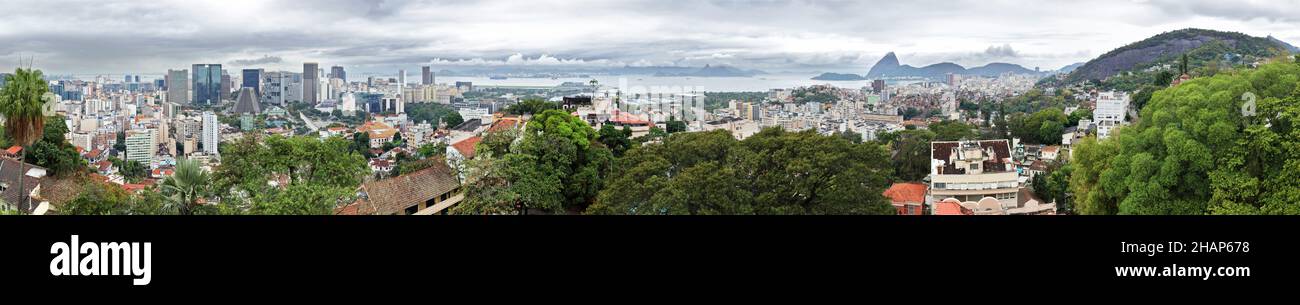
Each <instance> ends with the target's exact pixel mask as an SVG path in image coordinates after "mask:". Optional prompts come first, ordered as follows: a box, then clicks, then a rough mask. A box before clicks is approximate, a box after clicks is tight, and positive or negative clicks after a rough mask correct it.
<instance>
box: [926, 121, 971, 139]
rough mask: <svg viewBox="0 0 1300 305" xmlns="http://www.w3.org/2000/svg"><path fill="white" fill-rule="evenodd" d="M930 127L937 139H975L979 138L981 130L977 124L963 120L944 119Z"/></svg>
mask: <svg viewBox="0 0 1300 305" xmlns="http://www.w3.org/2000/svg"><path fill="white" fill-rule="evenodd" d="M929 129H930V131H932V132H934V136H935V138H934V139H935V141H958V140H975V139H978V138H979V132H978V130H977V129H976V128H975V126H971V125H970V124H966V123H963V122H961V121H952V120H944V121H940V122H938V123H934V124H930V127H929Z"/></svg>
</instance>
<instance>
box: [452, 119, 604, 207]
mask: <svg viewBox="0 0 1300 305" xmlns="http://www.w3.org/2000/svg"><path fill="white" fill-rule="evenodd" d="M527 130H528V132H527V133H524V134H522V135H519V136H520V137H522V139H521V140H519V141H515V140H514V138H515V136H514V133H513V132H511V131H506V132H494V133H490V134H489V135H487V136H485V137H484V140H483V141H482V142H480V143H479V147H478V148H476V149H477V150H478V151H479V153H478V154H477V156H476V157H475V159H474V160H473V162H471V163H470V165H469V166H468V167H469V168H468V169H467V172H468V177H467V180H468V181H469V186H468V187H467V195H466V199H465V201H463V202H461V204H459V205H457V206H455V207H453V208H452V209H451V210H450V212H451V213H453V214H515V213H527V212H528V211H535V212H541V213H552V214H561V213H576V212H581V211H582V210H584V209H586V208H587V206H588V205H590V204H591V203H592V201H593V200H594V199H595V197H596V192H598V191H599V190H600V189H601V188H602V187H603V184H604V181H605V179H606V178H607V175H608V173H609V169H610V167H611V166H612V165H613V162H614V154H613V153H612V152H611V151H610V150H609V148H606V147H605V146H604V145H603V144H601V142H599V141H597V138H596V136H597V133H596V130H595V129H592V128H591V126H590V125H587V122H586V121H584V120H582V119H580V118H578V117H575V116H573V115H570V114H568V113H566V112H564V111H562V110H546V111H543V112H541V113H538V114H536V115H534V116H533V119H532V120H530V121H528V126H527Z"/></svg>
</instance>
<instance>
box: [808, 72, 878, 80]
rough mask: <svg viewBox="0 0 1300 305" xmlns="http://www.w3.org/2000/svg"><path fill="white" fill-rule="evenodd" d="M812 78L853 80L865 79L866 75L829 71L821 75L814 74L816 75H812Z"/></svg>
mask: <svg viewBox="0 0 1300 305" xmlns="http://www.w3.org/2000/svg"><path fill="white" fill-rule="evenodd" d="M812 79H813V80H829V81H855V80H867V78H866V77H862V75H857V74H841V73H831V72H826V73H822V75H818V76H816V77H813V78H812Z"/></svg>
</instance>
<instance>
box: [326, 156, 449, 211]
mask: <svg viewBox="0 0 1300 305" xmlns="http://www.w3.org/2000/svg"><path fill="white" fill-rule="evenodd" d="M357 193H358V195H360V197H359V198H358V199H357V201H355V202H353V203H351V204H348V205H345V206H343V207H340V208H338V209H335V211H334V212H335V214H339V215H433V214H446V212H447V209H448V208H451V207H452V206H455V205H456V204H458V203H460V201H461V200H463V199H464V197H465V195H464V194H463V192H462V188H461V186H460V180H458V179H457V178H456V175H455V174H454V172H453V170H452V169H451V167H448V166H446V165H444V164H442V163H433V164H432V165H431V166H429V168H425V169H422V170H419V171H415V172H413V173H409V174H405V175H401V176H397V177H393V178H388V179H383V180H378V181H371V182H366V183H365V184H362V185H361V188H360V190H358V192H357Z"/></svg>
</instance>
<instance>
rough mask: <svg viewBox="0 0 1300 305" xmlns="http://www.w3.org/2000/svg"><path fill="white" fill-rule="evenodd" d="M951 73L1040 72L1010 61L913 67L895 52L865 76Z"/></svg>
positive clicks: (936, 77) (933, 77)
mask: <svg viewBox="0 0 1300 305" xmlns="http://www.w3.org/2000/svg"><path fill="white" fill-rule="evenodd" d="M949 73H951V74H955V75H978V76H990V77H991V76H998V75H1002V74H1006V73H1014V74H1036V73H1038V72H1036V71H1034V70H1030V69H1026V68H1025V67H1022V66H1020V65H1017V64H1009V63H991V64H988V65H984V66H980V67H974V68H970V69H967V68H966V67H962V66H961V65H958V64H954V63H950V62H943V63H937V64H933V65H929V66H924V67H920V68H917V67H913V66H909V65H903V64H899V62H898V56H897V55H895V54H894V52H889V54H885V57H884V58H881V59H880V61H878V62H876V65H874V66H871V70H870V71H868V72H867V75H866V76H865V78H867V79H880V78H889V77H921V78H927V79H931V80H940V79H943V78H944V77H946V76H947V75H948V74H949Z"/></svg>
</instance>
